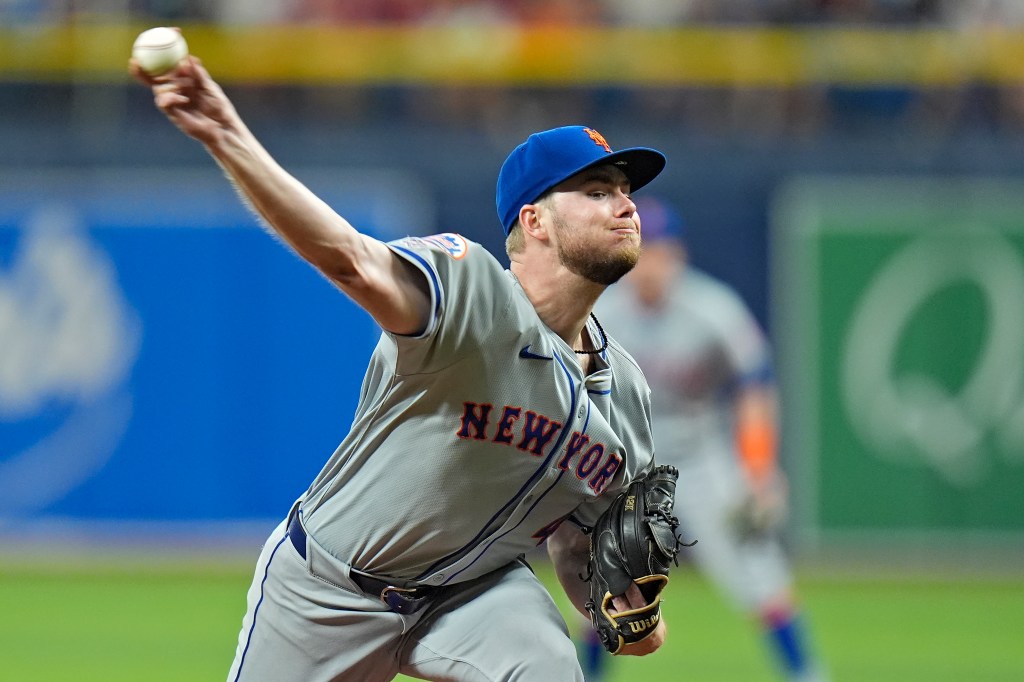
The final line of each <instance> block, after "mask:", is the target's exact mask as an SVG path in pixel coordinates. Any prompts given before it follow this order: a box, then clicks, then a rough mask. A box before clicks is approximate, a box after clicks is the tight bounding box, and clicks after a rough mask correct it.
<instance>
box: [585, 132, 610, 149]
mask: <svg viewBox="0 0 1024 682" xmlns="http://www.w3.org/2000/svg"><path fill="white" fill-rule="evenodd" d="M583 132H585V133H586V134H587V135H589V136H590V139H591V140H593V141H594V144H596V145H597V146H598V147H604V150H605V151H606V152H608V153H609V154H611V153H612V148H611V145H609V144H608V140H606V139H604V135H602V134H601V133H599V132H597V131H596V130H594V129H593V128H584V129H583Z"/></svg>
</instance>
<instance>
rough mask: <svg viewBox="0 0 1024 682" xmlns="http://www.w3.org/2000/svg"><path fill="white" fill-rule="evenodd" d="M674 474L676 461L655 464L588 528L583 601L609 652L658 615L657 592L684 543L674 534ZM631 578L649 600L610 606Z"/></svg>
mask: <svg viewBox="0 0 1024 682" xmlns="http://www.w3.org/2000/svg"><path fill="white" fill-rule="evenodd" d="M678 476H679V471H678V470H677V469H676V468H675V467H672V466H658V467H655V468H654V470H653V471H651V472H650V474H648V475H647V477H646V478H640V479H637V480H635V481H633V482H632V483H631V484H630V485H629V488H627V489H626V491H625V492H623V493H622V494H620V495H619V496H618V497H616V498H615V500H614V501H612V504H611V506H610V507H609V508H608V509H607V510H606V511H605V512H604V514H602V515H601V517H600V518H599V519H598V520H597V523H596V524H595V525H594V528H593V530H592V531H591V535H590V565H589V575H588V576H587V577H586V580H588V581H589V583H590V598H589V599H588V600H587V604H586V606H587V611H589V612H590V619H591V622H592V623H593V625H594V629H595V630H596V631H597V634H598V636H599V637H600V639H601V643H602V644H603V645H604V647H605V648H606V649H607V650H608V651H609V652H611V653H612V654H618V653H619V652H621V651H622V648H623V647H624V646H626V645H627V644H633V643H635V642H639V641H641V640H643V639H645V638H646V637H648V636H649V635H651V634H652V633H653V632H654V630H655V628H656V627H657V625H658V621H659V620H661V592H662V590H663V589H664V588H665V586H666V585H667V584H668V572H669V567H670V565H671V564H678V559H677V555H678V553H679V548H680V547H681V546H683V543H682V541H681V540H680V539H679V536H678V535H677V534H676V529H677V528H678V527H679V520H678V519H677V518H676V517H675V516H673V515H672V504H673V501H674V498H675V491H676V479H677V478H678ZM633 582H635V583H636V584H637V586H638V587H639V588H640V592H641V593H642V594H643V596H644V598H645V599H646V601H647V605H646V606H643V607H641V608H634V609H629V610H626V611H618V612H615V611H612V610H610V607H611V604H612V598H613V597H616V596H618V595H621V594H624V593H625V592H626V590H627V588H629V586H630V583H633Z"/></svg>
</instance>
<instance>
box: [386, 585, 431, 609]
mask: <svg viewBox="0 0 1024 682" xmlns="http://www.w3.org/2000/svg"><path fill="white" fill-rule="evenodd" d="M415 592H416V589H415V588H407V587H395V586H394V585H388V586H387V587H385V588H384V589H383V590H381V591H380V600H381V601H382V602H384V604H385V606H387V607H388V608H389V609H391V610H392V611H394V612H395V613H400V614H402V615H403V616H407V615H409V614H411V613H416V612H417V611H419V610H420V608H421V607H422V606H423V601H424V599H425V597H418V598H417V597H414V596H412V595H413V594H414V593H415Z"/></svg>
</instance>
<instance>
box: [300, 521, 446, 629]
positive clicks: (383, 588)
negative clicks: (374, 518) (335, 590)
mask: <svg viewBox="0 0 1024 682" xmlns="http://www.w3.org/2000/svg"><path fill="white" fill-rule="evenodd" d="M288 537H289V538H290V539H291V541H292V546H293V547H295V551H296V552H298V553H299V556H301V557H302V558H303V559H305V558H306V529H305V528H303V527H302V523H301V522H300V521H299V514H298V511H296V512H295V513H294V514H292V518H291V519H290V520H289V521H288ZM348 575H349V578H351V579H352V582H354V583H355V584H356V585H358V586H359V589H360V590H362V591H363V592H364V593H366V594H367V595H368V596H371V597H377V598H379V599H380V600H381V601H382V602H384V604H385V605H386V606H387V607H388V608H389V609H391V610H392V611H394V612H395V613H401V614H403V615H408V614H410V613H416V612H417V611H419V610H420V609H422V608H423V607H424V606H426V605H427V597H429V596H430V595H431V594H433V593H434V592H436V591H437V588H436V587H431V586H429V585H420V586H417V587H412V588H409V587H398V586H396V585H392V584H391V583H388V582H385V581H383V580H381V579H380V578H374V577H373V576H371V575H367V574H365V573H360V572H358V571H357V570H356V569H354V568H353V569H350V570H349V574H348Z"/></svg>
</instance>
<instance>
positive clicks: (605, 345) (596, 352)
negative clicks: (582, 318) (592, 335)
mask: <svg viewBox="0 0 1024 682" xmlns="http://www.w3.org/2000/svg"><path fill="white" fill-rule="evenodd" d="M590 317H591V318H593V320H594V324H596V325H597V331H599V332H601V340H602V341H604V343H602V344H601V347H600V348H598V349H597V350H576V349H575V348H573V349H572V352H573V353H578V354H579V355H600V354H601V353H603V352H605V351H606V350H608V335H607V334H605V333H604V327H602V326H601V323H600V322H598V321H597V315H595V314H594V313H590Z"/></svg>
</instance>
